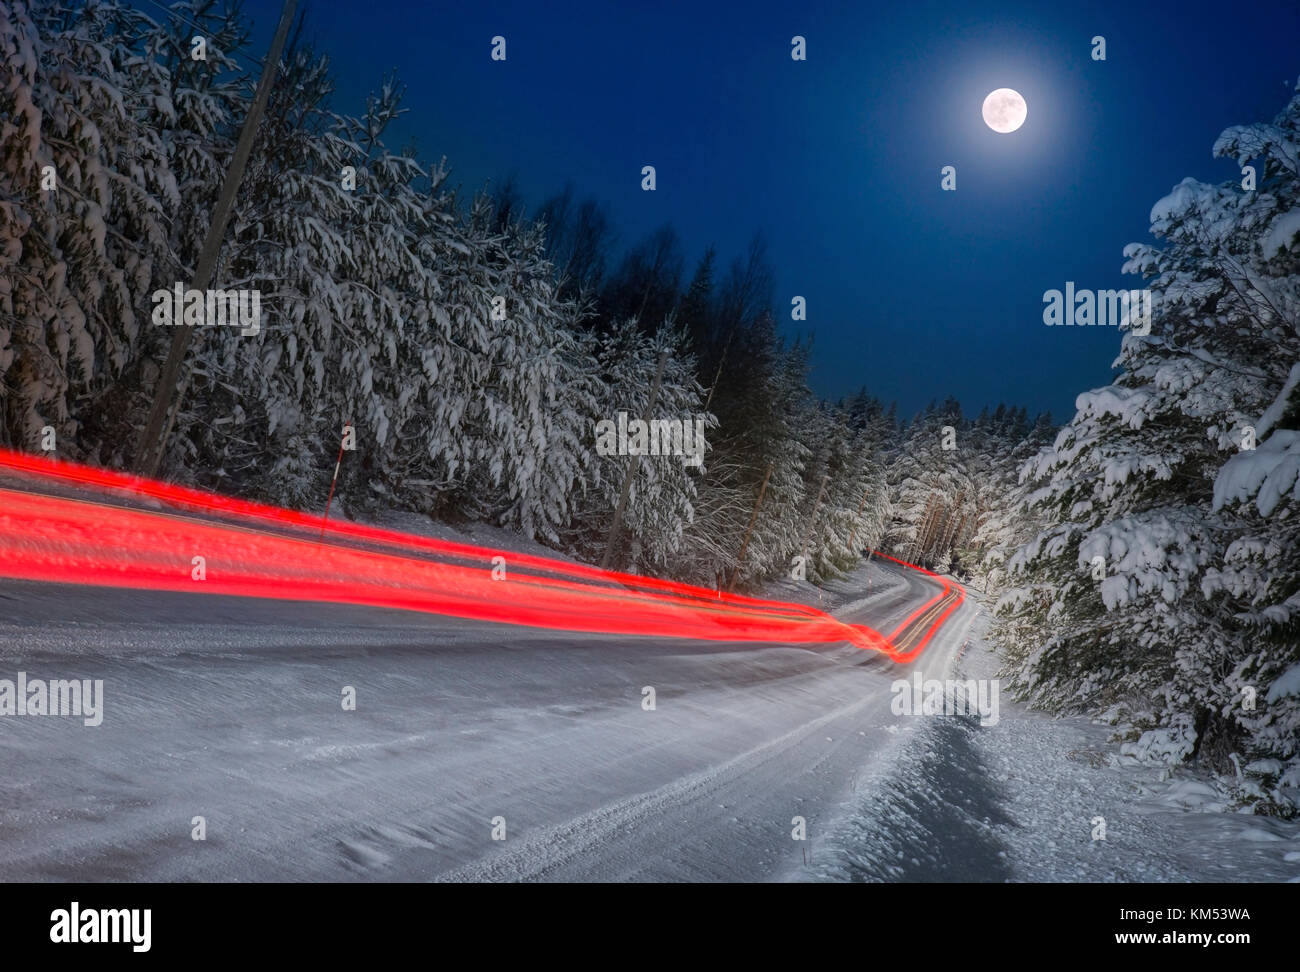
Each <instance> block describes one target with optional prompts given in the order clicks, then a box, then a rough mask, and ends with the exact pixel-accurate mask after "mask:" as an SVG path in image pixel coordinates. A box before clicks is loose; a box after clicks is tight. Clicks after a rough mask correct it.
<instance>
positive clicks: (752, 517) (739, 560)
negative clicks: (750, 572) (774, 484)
mask: <svg viewBox="0 0 1300 972" xmlns="http://www.w3.org/2000/svg"><path fill="white" fill-rule="evenodd" d="M771 475H772V464H771V463H770V462H769V463H768V464H767V472H765V473H763V483H762V485H761V486H759V487H758V499H756V500H755V501H754V511H753V512H752V513H750V514H749V526H747V527H745V539H744V540H742V541H741V542H740V553H739V554H737V555H736V566H735V567H733V568H731V579H730V580H729V581H727V591H728V592H730V591H731V589H732V588H733V587H735V586H736V574H738V573H739V572H740V565H741V564H743V563H744V562H745V551H746V550H748V549H749V535H750V534H751V533H752V532H753V531H754V523H755V522H756V521H757V520H758V508H759V507H760V506H762V505H763V494H764V493H765V492H767V478H768V477H769V476H771Z"/></svg>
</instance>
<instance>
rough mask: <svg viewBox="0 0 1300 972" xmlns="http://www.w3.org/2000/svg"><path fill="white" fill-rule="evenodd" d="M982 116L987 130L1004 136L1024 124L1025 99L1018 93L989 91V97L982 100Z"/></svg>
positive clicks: (1025, 112)
mask: <svg viewBox="0 0 1300 972" xmlns="http://www.w3.org/2000/svg"><path fill="white" fill-rule="evenodd" d="M983 114H984V122H985V123H986V124H987V125H988V126H989V128H991V129H993V130H994V131H995V132H1001V133H1002V134H1003V135H1006V134H1007V133H1009V132H1014V131H1015V130H1016V129H1017V128H1019V127H1020V126H1021V125H1023V124H1024V123H1025V118H1026V116H1028V114H1029V106H1028V105H1026V104H1025V99H1024V98H1022V97H1020V92H1019V91H1013V90H1012V89H1011V88H998V89H997V90H996V91H990V92H989V96H988V97H987V98H985V99H984V108H983Z"/></svg>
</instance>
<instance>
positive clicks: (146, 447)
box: [135, 0, 297, 477]
mask: <svg viewBox="0 0 1300 972" xmlns="http://www.w3.org/2000/svg"><path fill="white" fill-rule="evenodd" d="M295 7H297V0H284V9H283V10H282V11H281V12H280V23H279V24H278V25H277V26H276V28H275V37H274V38H272V40H271V50H270V51H269V52H268V53H267V55H266V61H265V62H264V63H263V64H262V77H261V79H260V80H259V81H258V82H257V91H256V92H255V93H254V95H253V103H252V105H250V106H249V109H248V117H247V118H245V119H244V127H243V128H242V129H240V131H239V140H238V141H237V142H236V143H235V154H234V155H233V156H232V157H231V159H230V168H229V169H227V170H226V178H225V181H224V182H223V183H222V184H221V195H220V196H219V197H218V198H217V208H216V209H214V210H213V212H212V223H211V224H210V225H209V226H208V235H207V237H206V238H205V239H204V240H203V249H202V250H201V251H200V252H199V262H198V263H197V264H196V265H195V267H194V279H193V281H192V282H191V285H190V287H191V289H192V290H207V289H208V284H209V283H211V282H212V273H213V271H214V270H215V269H216V266H217V256H218V255H219V254H220V252H221V243H222V240H223V238H224V237H225V235H226V224H227V223H228V222H229V221H230V211H231V209H232V208H233V207H234V204H235V193H236V192H237V191H238V190H239V183H240V180H242V179H243V177H244V167H245V166H246V165H247V164H248V156H249V155H250V154H251V153H252V151H253V139H254V137H255V136H256V135H257V126H258V123H259V122H260V121H261V119H262V112H263V111H264V110H265V108H266V102H267V99H268V98H269V97H270V95H271V85H272V83H273V82H274V81H275V72H276V71H277V69H278V68H279V66H280V54H281V52H282V51H283V50H284V44H285V40H286V39H287V38H288V36H289V28H290V26H292V24H293V14H294V9H295ZM193 336H194V328H193V327H191V326H189V325H185V324H178V323H173V325H172V346H171V350H170V351H169V352H168V353H167V360H166V362H165V363H164V364H163V369H162V373H161V374H160V375H159V376H158V384H157V386H156V388H155V390H154V397H153V407H152V408H151V409H150V411H149V420H148V421H147V422H146V423H145V426H144V429H143V430H142V431H141V433H140V439H139V442H138V443H137V445H136V463H135V464H136V471H137V472H139V473H140V474H141V475H143V476H149V477H152V476H154V475H156V474H157V472H158V463H159V462H160V461H161V459H162V454H163V451H164V449H165V448H166V439H167V433H169V432H170V431H171V422H172V421H173V420H174V419H175V414H174V412H173V411H172V400H173V399H176V402H175V408H176V409H179V408H180V396H178V395H177V385H178V383H179V381H180V375H181V365H182V364H183V363H184V361H185V352H186V351H187V350H188V349H189V345H190V339H191V338H192V337H193ZM169 413H171V417H170V418H169ZM164 423H166V429H165V430H164Z"/></svg>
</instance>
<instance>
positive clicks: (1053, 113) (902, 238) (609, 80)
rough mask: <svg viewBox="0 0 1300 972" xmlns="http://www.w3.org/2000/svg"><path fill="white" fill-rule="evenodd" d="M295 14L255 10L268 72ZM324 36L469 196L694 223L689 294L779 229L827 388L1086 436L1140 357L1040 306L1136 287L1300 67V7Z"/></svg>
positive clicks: (704, 15) (503, 24)
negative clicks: (987, 105)
mask: <svg viewBox="0 0 1300 972" xmlns="http://www.w3.org/2000/svg"><path fill="white" fill-rule="evenodd" d="M141 5H142V6H145V7H146V9H148V5H147V4H143V3H142V4H141ZM279 7H280V3H279V0H249V2H248V3H247V4H246V10H247V12H248V13H249V15H250V16H251V17H252V18H253V19H254V21H255V25H256V31H255V35H254V41H253V43H254V45H255V53H257V55H258V56H261V54H262V52H264V50H265V47H266V44H267V42H268V41H269V36H270V31H271V29H272V28H273V26H274V23H275V20H276V17H277V15H278V11H279ZM153 12H154V13H155V14H156V8H155V9H154V11H153ZM308 24H309V31H308V34H309V36H310V37H311V38H312V39H313V40H314V41H315V43H316V45H317V47H318V48H319V49H320V50H322V51H324V52H327V53H328V54H329V55H330V56H331V58H332V60H333V64H334V69H335V73H336V76H337V82H338V94H337V96H336V107H337V108H338V109H340V110H344V111H350V112H355V111H359V110H360V107H361V105H362V104H363V103H364V98H365V95H366V93H367V92H368V91H369V90H371V89H373V88H374V87H375V86H376V85H377V82H378V80H379V78H380V77H381V75H382V74H383V73H384V72H385V71H387V70H388V69H390V68H396V69H397V71H398V73H399V75H400V77H401V78H402V80H403V81H404V82H405V83H406V84H407V85H408V87H409V91H408V93H407V97H406V107H407V108H409V109H410V112H409V114H408V115H406V116H405V118H404V119H403V124H402V125H401V127H400V129H399V130H398V131H397V132H396V133H395V137H394V138H393V139H391V143H392V144H393V146H394V147H399V146H400V145H401V144H403V143H405V142H406V141H407V140H408V139H409V138H411V137H414V138H415V139H416V141H417V144H418V145H419V147H420V150H421V154H422V155H423V156H425V157H426V158H429V157H437V156H443V155H445V156H446V157H447V159H448V161H449V163H450V164H451V166H452V169H453V179H452V181H453V182H454V183H457V184H459V185H461V186H462V187H463V188H464V189H466V190H473V189H476V188H479V187H480V186H482V185H483V184H484V183H485V182H487V181H488V180H495V179H498V178H499V177H502V176H504V175H506V174H508V173H511V172H514V173H515V174H516V177H517V180H518V182H519V185H520V187H521V188H522V190H523V192H524V194H525V195H526V197H527V198H528V201H529V203H530V204H531V205H532V206H534V207H535V206H536V205H538V204H540V202H541V201H542V200H543V199H544V198H545V197H546V196H547V195H549V194H550V193H552V192H554V191H556V190H557V189H559V188H560V187H561V186H562V185H563V184H564V183H565V182H566V181H572V182H573V183H574V186H575V188H576V190H577V192H578V193H579V195H580V196H585V195H592V196H594V197H596V198H597V199H599V200H601V201H603V202H605V203H606V204H607V205H608V207H609V209H610V211H611V214H612V216H613V218H614V221H615V228H616V229H617V231H618V234H619V240H620V242H621V243H622V244H623V245H625V246H626V245H630V244H632V243H635V242H636V241H637V240H638V239H639V238H640V237H641V236H643V235H644V234H646V233H648V232H649V231H651V230H653V229H654V228H655V227H657V226H659V225H660V224H662V223H665V222H669V223H672V224H673V226H675V227H676V229H677V230H678V232H679V234H680V235H681V237H682V239H683V242H684V244H685V246H686V250H687V274H688V276H689V274H690V272H691V271H692V270H693V268H694V263H695V261H696V260H697V259H698V257H699V256H700V254H701V253H702V252H703V250H704V248H705V246H706V245H707V244H709V243H711V242H712V243H715V244H717V246H718V248H719V255H720V257H722V259H723V260H724V261H730V259H731V258H732V257H733V256H735V255H738V254H740V253H741V252H742V251H743V249H744V247H745V245H746V243H747V241H748V240H749V238H750V237H751V236H752V235H753V233H754V232H755V231H756V230H761V231H762V232H763V234H764V235H765V236H766V238H767V241H768V245H769V249H770V254H771V257H772V261H773V263H774V265H775V267H776V270H777V290H776V293H777V301H776V304H777V306H776V310H777V312H778V316H780V317H783V318H784V319H785V320H786V322H787V325H786V328H787V331H788V332H789V333H791V334H794V333H796V331H795V329H796V328H797V327H804V328H805V329H806V330H811V331H813V332H815V335H816V344H815V354H814V365H815V371H814V373H813V378H812V381H813V387H814V389H815V390H816V391H817V392H819V393H820V394H822V395H825V396H829V397H837V396H839V395H841V394H844V393H847V392H850V391H852V390H854V389H856V388H857V387H858V386H859V385H861V384H865V385H866V386H867V387H868V388H869V389H870V390H871V391H872V392H873V393H875V394H877V395H879V396H881V397H883V398H885V399H887V400H888V399H897V400H898V401H899V403H900V407H901V409H902V411H903V413H904V414H910V413H911V412H912V411H914V410H915V409H917V408H919V407H921V406H923V405H924V404H925V403H926V402H927V401H928V400H929V399H931V398H933V397H939V398H942V397H943V396H945V395H948V394H952V395H955V396H957V397H958V398H959V399H960V400H961V401H962V403H963V405H965V406H966V407H967V409H968V410H970V411H976V410H978V409H979V407H980V406H981V405H983V404H985V403H990V402H996V401H999V400H1005V401H1008V402H1010V403H1015V404H1023V405H1026V406H1028V407H1029V408H1030V409H1031V411H1034V410H1038V409H1044V408H1047V409H1051V410H1052V412H1053V413H1054V416H1055V417H1056V419H1057V420H1058V421H1062V420H1064V419H1066V418H1068V417H1069V416H1070V415H1072V414H1073V401H1074V396H1075V395H1076V394H1077V393H1078V392H1079V391H1082V390H1084V389H1086V388H1089V387H1094V386H1097V385H1101V384H1105V383H1106V382H1107V381H1108V380H1109V376H1110V370H1109V368H1110V363H1111V361H1112V360H1113V359H1114V357H1115V355H1116V353H1117V351H1118V346H1119V336H1118V334H1117V332H1116V331H1115V329H1114V328H1087V329H1080V328H1048V327H1046V326H1045V325H1044V324H1043V323H1042V317H1041V315H1042V308H1043V304H1042V294H1043V291H1045V290H1047V289H1050V288H1061V287H1063V286H1064V284H1065V281H1067V280H1073V281H1075V282H1076V284H1077V285H1078V286H1079V287H1091V288H1095V289H1100V288H1108V287H1118V286H1124V285H1127V286H1130V287H1131V286H1137V285H1138V284H1137V279H1136V278H1132V277H1126V276H1124V275H1122V274H1120V272H1119V268H1120V266H1121V264H1122V262H1123V258H1122V255H1121V249H1122V248H1123V246H1124V244H1126V243H1128V242H1131V241H1135V240H1146V239H1148V236H1147V226H1148V222H1147V217H1148V214H1149V212H1150V208H1151V206H1152V204H1153V203H1154V202H1155V201H1156V200H1157V199H1158V198H1160V197H1161V196H1163V195H1164V194H1165V193H1167V192H1168V191H1169V190H1170V188H1171V187H1172V186H1173V185H1174V184H1176V183H1177V182H1178V181H1179V180H1181V179H1182V178H1183V177H1184V176H1188V175H1191V176H1195V177H1198V178H1202V179H1207V180H1213V181H1220V180H1223V179H1227V178H1232V177H1234V176H1235V174H1236V169H1235V167H1234V166H1233V165H1232V164H1231V163H1230V162H1228V161H1226V160H1215V159H1213V158H1212V157H1211V154H1210V147H1211V145H1212V144H1213V141H1214V139H1215V137H1216V136H1217V135H1218V133H1219V132H1220V131H1221V130H1222V129H1223V128H1225V127H1227V126H1228V125H1232V124H1241V123H1248V122H1254V121H1267V120H1271V119H1272V117H1273V116H1274V114H1276V112H1277V111H1278V110H1279V109H1280V108H1281V107H1282V105H1283V104H1284V103H1285V101H1286V99H1287V97H1288V96H1289V93H1290V91H1291V83H1292V82H1293V81H1294V79H1295V77H1296V75H1297V73H1298V72H1300V45H1298V44H1297V41H1300V3H1295V2H1293V0H1286V2H1281V0H1265V2H1262V3H1255V4H1250V5H1245V6H1238V7H1234V6H1232V5H1227V6H1225V5H1224V4H1223V3H1221V2H1219V3H1208V2H1206V3H1201V2H1195V0H1176V2H1165V0H1162V2H1149V0H1143V2H1141V3H1136V4H1134V3H1089V2H1072V3H1069V4H1059V5H1058V4H1048V3H1045V2H1042V0H1039V2H1030V3H1000V2H989V3H979V4H975V3H926V2H910V0H909V2H906V3H888V4H872V3H853V4H850V3H845V2H843V0H831V2H820V0H801V2H799V3H792V2H785V3H777V2H767V0H751V2H745V3H740V2H732V3H727V4H720V3H707V2H700V0H693V2H669V3H665V2H656V3H630V2H625V0H620V2H617V3H613V2H609V0H591V2H560V0H548V2H544V3H542V2H530V3H523V2H519V3H515V2H498V0H492V2H485V0H468V2H466V0H440V2H437V3H428V2H423V0H414V2H388V0H374V2H370V3H365V4H360V5H358V4H355V3H347V4H343V3H325V2H320V0H316V2H308ZM494 34H501V35H504V36H505V37H506V40H507V45H508V59H507V60H506V61H505V62H504V63H501V62H494V61H492V60H491V59H490V57H489V53H490V38H491V37H492V36H493V35H494ZM795 34H802V35H803V36H805V37H806V38H807V43H808V60H807V61H805V62H794V61H792V60H791V59H790V38H791V37H792V36H793V35H795ZM1097 34H1100V35H1103V36H1104V37H1105V38H1106V42H1107V60H1106V61H1105V62H1094V61H1092V60H1091V59H1090V50H1091V48H1090V43H1089V42H1090V39H1091V38H1092V37H1093V36H1094V35H1097ZM1288 79H1289V80H1288ZM1284 81H1287V83H1286V84H1284ZM997 87H1011V88H1015V89H1017V90H1019V91H1020V92H1021V93H1022V94H1023V95H1024V96H1025V98H1026V100H1027V102H1028V104H1029V118H1028V121H1027V122H1026V123H1025V125H1024V127H1023V128H1021V129H1020V130H1019V131H1018V132H1016V133H1014V134H1011V135H998V134H995V133H994V132H992V131H990V130H989V129H988V128H987V127H986V126H985V125H984V124H983V122H982V121H981V119H980V105H981V103H982V101H983V99H984V96H985V95H986V94H987V93H988V92H989V91H990V90H992V89H994V88H997ZM644 164H652V165H654V166H656V168H657V171H658V190H657V191H656V192H653V193H650V192H643V191H641V188H640V180H641V175H640V170H641V166H642V165H644ZM947 164H952V165H955V166H957V172H958V175H957V183H958V189H957V191H956V192H955V193H952V192H942V191H941V190H940V188H939V182H940V168H941V167H942V166H944V165H947ZM795 294H800V295H803V296H805V297H806V298H807V299H808V322H807V324H806V325H795V324H793V323H790V322H789V301H790V297H791V296H793V295H795Z"/></svg>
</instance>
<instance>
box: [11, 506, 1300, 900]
mask: <svg viewBox="0 0 1300 972" xmlns="http://www.w3.org/2000/svg"><path fill="white" fill-rule="evenodd" d="M388 525H391V526H395V527H398V528H403V529H412V530H414V529H420V530H421V531H422V532H426V533H433V532H436V533H437V534H438V535H440V536H443V537H444V538H447V539H460V540H465V539H469V540H472V541H474V542H478V543H483V544H487V545H491V546H505V545H506V544H507V543H508V542H509V538H508V535H505V534H501V533H499V532H497V531H491V530H485V529H484V528H481V527H480V528H477V529H476V531H475V532H474V533H473V534H472V535H469V536H466V535H464V534H458V533H456V532H454V531H452V530H451V529H450V528H447V527H443V526H435V525H432V524H430V523H429V521H427V520H423V519H422V518H409V519H405V520H400V519H399V520H398V521H394V522H392V523H390V524H388ZM516 546H517V543H516ZM935 591H936V586H935V585H934V583H933V582H932V581H930V580H928V579H927V578H925V577H923V576H922V575H919V574H916V573H914V572H909V571H901V570H899V569H898V568H896V567H894V566H893V565H889V566H882V565H880V564H879V563H873V564H872V565H870V567H865V568H862V569H860V570H858V571H856V572H855V573H854V574H852V575H850V576H848V577H846V578H844V579H842V580H840V581H838V582H836V583H833V584H831V585H829V586H828V588H827V589H826V590H825V591H818V590H817V589H815V588H812V587H810V586H809V585H806V584H796V583H794V582H792V581H786V582H782V583H778V584H774V585H773V586H772V587H771V588H770V589H769V590H768V591H767V592H766V593H767V594H768V595H769V596H772V597H780V598H784V599H787V600H803V601H806V602H809V603H818V604H820V605H821V606H822V607H824V608H825V609H827V610H833V611H834V612H835V613H836V614H837V615H838V616H840V617H841V618H844V619H846V620H851V621H856V622H861V623H867V624H871V625H872V626H874V627H876V628H878V629H881V630H885V631H888V630H890V629H891V628H892V627H893V626H895V625H897V624H899V623H901V622H902V621H903V619H904V618H906V617H907V616H909V615H910V614H911V613H912V612H914V611H915V610H916V609H917V608H918V607H919V606H920V605H921V604H923V603H924V602H925V601H927V600H928V599H930V598H931V597H932V596H933V595H934V593H935ZM985 621H986V615H985V614H984V609H983V608H982V607H981V606H980V605H978V604H976V603H975V602H974V601H969V602H967V604H966V605H964V606H963V607H962V608H961V609H959V610H958V611H957V612H956V613H955V614H954V615H953V616H952V617H951V618H950V619H949V621H948V622H947V624H945V626H944V627H943V628H942V629H941V630H940V632H939V634H938V635H937V636H936V637H935V639H934V640H933V642H932V643H931V644H930V645H929V647H928V648H927V650H926V651H925V652H924V654H923V655H922V656H921V657H920V658H919V659H918V661H917V662H915V663H914V664H913V665H912V666H896V665H894V664H892V663H890V662H888V661H887V660H885V659H883V658H882V657H880V656H876V655H872V654H868V653H865V652H862V651H860V650H858V649H856V648H851V647H848V646H816V647H807V646H799V647H796V646H783V645H758V646H755V645H729V644H717V643H700V642H685V641H671V640H666V639H652V638H621V639H620V638H610V637H605V636H584V635H574V634H568V633H562V632H551V631H542V630H535V629H525V628H516V627H506V626H496V625H489V624H482V623H474V622H468V621H460V620H456V619H450V618H442V617H433V616H427V615H419V614H409V613H403V612H395V611H386V610H380V609H372V608H363V607H351V606H344V605H320V604H312V605H307V604H299V603H292V602H274V601H249V600H242V599H237V598H228V597H216V596H200V595H189V594H168V593H155V592H136V591H116V590H107V589H91V588H78V587H59V586H46V585H37V584H28V583H17V582H8V583H5V584H3V585H2V586H0V678H5V677H7V678H13V677H14V675H15V674H16V672H18V671H25V672H27V674H28V676H29V677H33V678H37V677H43V678H83V679H85V678H90V679H102V680H103V681H104V719H103V723H102V725H99V726H96V727H91V726H85V725H83V724H82V722H81V721H80V720H75V719H70V718H57V717H27V718H21V717H6V718H5V719H3V721H0V875H2V876H3V878H4V879H6V880H120V879H126V880H205V881H249V880H275V879H290V880H453V881H454V880H470V881H477V880H610V881H614V880H745V881H749V880H845V879H849V880H854V879H856V880H992V881H1001V880H1022V879H1049V880H1079V879H1082V880H1125V879H1144V880H1252V879H1253V880H1260V879H1262V880H1285V879H1289V878H1292V877H1294V876H1295V875H1296V874H1297V873H1300V863H1297V862H1296V861H1295V860H1294V858H1296V857H1297V856H1300V854H1297V852H1298V851H1300V841H1298V840H1297V834H1296V828H1295V827H1293V826H1289V825H1282V824H1279V823H1278V822H1276V821H1269V820H1262V819H1257V818H1247V817H1238V816H1236V815H1228V814H1220V813H1195V812H1184V811H1182V810H1181V809H1177V808H1175V807H1173V806H1172V805H1171V801H1175V800H1178V799H1180V798H1184V799H1185V798H1188V797H1194V796H1196V795H1197V794H1198V792H1199V791H1198V790H1197V788H1196V786H1195V784H1194V783H1192V782H1189V781H1182V782H1180V783H1177V784H1173V785H1171V784H1169V783H1164V784H1162V783H1160V782H1159V781H1157V780H1156V779H1155V778H1154V774H1153V773H1152V771H1150V770H1135V769H1132V768H1127V767H1114V766H1104V767H1094V766H1093V765H1092V762H1096V761H1097V760H1098V757H1096V756H1094V755H1093V754H1100V753H1109V752H1113V751H1114V747H1113V746H1109V745H1107V744H1106V743H1105V741H1104V737H1105V732H1106V730H1105V729H1104V728H1100V727H1094V726H1091V725H1088V724H1087V723H1081V722H1077V721H1056V720H1050V719H1047V718H1044V717H1043V716H1041V715H1039V714H1032V713H1027V712H1024V711H1022V710H1020V709H1019V708H1018V707H1016V706H1015V705H1014V704H1013V703H1011V702H1010V701H1009V700H1008V699H1005V698H1003V699H1002V700H1001V718H1000V721H999V722H998V723H997V725H993V726H979V725H976V724H974V722H973V721H972V720H964V719H963V718H961V717H956V716H954V717H945V716H905V715H899V714H896V713H895V712H894V711H893V706H892V705H891V702H892V698H893V696H892V694H891V685H892V684H893V683H894V682H895V681H896V680H897V679H899V678H902V677H910V676H911V675H912V673H913V672H914V671H916V672H920V673H921V674H922V676H923V677H924V678H947V677H950V676H952V675H953V674H955V673H957V672H961V673H963V674H965V675H970V676H971V677H992V676H993V674H994V673H995V670H996V662H995V660H994V658H993V656H992V655H991V653H990V652H989V650H988V646H987V645H986V644H985V643H984V641H983V640H982V637H981V636H982V633H983V630H984V624H985ZM968 640H969V642H970V646H969V648H968V649H967V650H965V651H964V652H963V646H965V645H966V644H967V642H968ZM345 686H352V687H353V688H355V690H356V699H357V705H356V710H355V711H345V710H344V708H343V707H342V705H341V694H342V692H343V691H344V687H345ZM646 687H652V688H653V689H654V692H655V707H654V709H653V710H649V711H648V710H647V709H645V708H643V705H642V702H643V697H644V696H643V691H644V689H645V688H646ZM1090 760H1091V762H1090ZM1098 815H1100V816H1103V817H1105V819H1106V825H1107V840H1106V841H1105V842H1104V843H1103V842H1098V841H1093V840H1091V836H1090V834H1091V829H1092V823H1091V821H1092V819H1093V818H1094V817H1096V816H1098ZM196 817H202V818H203V824H204V827H205V828H206V835H205V836H206V839H205V840H202V841H196V840H194V839H192V838H193V831H194V828H195V826H196V821H195V818H196ZM800 821H802V823H800ZM800 826H802V827H803V828H804V829H805V830H806V834H807V838H808V839H807V840H806V841H798V840H795V839H793V836H792V832H793V831H794V830H795V829H796V828H797V827H800ZM494 829H495V831H496V834H497V836H501V835H502V833H504V839H503V840H494V839H493V832H494ZM1288 854H1289V855H1290V856H1291V857H1292V858H1293V860H1291V861H1288V860H1287V859H1286V857H1287V855H1288Z"/></svg>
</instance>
